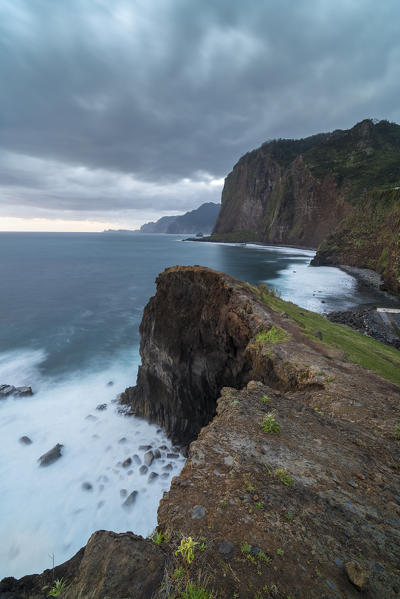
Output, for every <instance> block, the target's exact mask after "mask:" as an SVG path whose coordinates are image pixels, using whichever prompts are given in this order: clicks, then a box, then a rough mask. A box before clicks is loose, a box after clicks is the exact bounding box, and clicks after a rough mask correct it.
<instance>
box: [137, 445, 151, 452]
mask: <svg viewBox="0 0 400 599" xmlns="http://www.w3.org/2000/svg"><path fill="white" fill-rule="evenodd" d="M139 449H140V450H141V451H149V449H151V445H139Z"/></svg>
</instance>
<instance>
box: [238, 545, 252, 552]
mask: <svg viewBox="0 0 400 599" xmlns="http://www.w3.org/2000/svg"><path fill="white" fill-rule="evenodd" d="M240 550H241V552H242V553H244V554H245V555H248V554H249V553H250V552H251V545H249V544H248V543H243V545H242V546H241V548H240Z"/></svg>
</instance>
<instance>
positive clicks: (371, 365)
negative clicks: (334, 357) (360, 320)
mask: <svg viewBox="0 0 400 599" xmlns="http://www.w3.org/2000/svg"><path fill="white" fill-rule="evenodd" d="M251 289H252V291H253V292H254V294H255V296H256V297H258V298H259V299H260V300H262V301H263V302H265V303H266V304H267V305H268V306H269V307H271V308H272V309H273V310H276V311H277V312H279V313H281V312H287V313H288V314H289V316H290V317H291V318H292V319H293V320H294V321H295V322H297V324H298V325H299V326H300V329H301V331H302V333H303V334H304V335H306V336H307V337H309V338H310V339H312V340H313V341H316V339H315V336H314V331H316V330H318V331H321V333H322V335H323V340H322V341H319V340H318V343H320V344H321V345H325V346H327V347H330V348H333V349H337V350H339V351H341V352H343V353H344V355H345V357H346V359H347V360H348V361H349V362H354V363H355V364H359V365H360V366H364V368H367V369H369V370H372V371H373V372H376V373H377V374H379V375H381V376H382V377H383V378H384V379H386V380H388V381H391V382H392V383H396V384H397V385H400V352H399V351H398V350H396V349H395V348H394V347H390V346H388V345H384V344H383V343H380V342H379V341H376V339H373V338H372V337H367V336H366V335H362V334H361V333H358V332H357V331H354V330H353V329H350V328H349V327H346V326H345V325H340V324H335V323H333V322H330V321H329V320H327V319H326V318H324V317H323V316H321V315H320V314H316V313H315V312H310V311H309V310H305V309H304V308H300V307H299V306H296V304H292V303H291V302H286V301H284V300H282V299H280V298H278V297H275V296H274V295H271V293H270V292H269V290H268V288H267V287H266V286H265V285H260V286H259V287H254V286H251Z"/></svg>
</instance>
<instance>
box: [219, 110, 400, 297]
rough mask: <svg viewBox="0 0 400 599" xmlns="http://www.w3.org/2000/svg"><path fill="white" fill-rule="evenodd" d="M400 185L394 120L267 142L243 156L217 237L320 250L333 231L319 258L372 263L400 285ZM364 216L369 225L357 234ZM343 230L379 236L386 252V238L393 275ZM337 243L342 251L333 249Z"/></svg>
mask: <svg viewBox="0 0 400 599" xmlns="http://www.w3.org/2000/svg"><path fill="white" fill-rule="evenodd" d="M398 186H400V126H399V125H396V124H395V123H389V122H388V121H379V122H377V123H376V122H373V121H371V120H365V121H362V122H361V123H358V124H357V125H355V126H354V127H353V128H352V129H349V130H337V131H334V132H332V133H322V134H319V135H314V136H312V137H308V138H305V139H300V140H285V139H281V140H274V141H271V142H267V143H265V144H263V145H262V146H261V147H260V148H258V149H257V150H254V151H252V152H249V153H248V154H246V155H244V156H243V157H242V158H241V159H240V160H239V162H238V163H237V164H236V165H235V166H234V168H233V170H232V172H231V173H230V174H229V175H228V176H227V178H226V180H225V185H224V189H223V192H222V207H221V211H220V213H219V216H218V219H217V222H216V225H215V228H214V231H213V235H212V240H215V241H261V242H264V243H272V244H288V245H300V246H306V247H312V248H318V246H319V245H320V244H321V243H324V242H325V241H327V239H328V237H329V236H330V235H331V234H332V233H334V237H332V238H331V239H330V241H329V242H328V244H327V245H326V244H324V245H323V246H322V247H321V252H318V256H317V260H316V261H315V263H314V264H323V263H324V264H327V263H329V264H338V263H340V260H343V261H344V263H345V264H351V265H355V266H364V265H365V264H366V263H368V262H369V263H370V268H371V267H372V268H375V266H376V267H377V268H378V270H379V269H380V272H383V274H384V276H385V283H386V286H387V287H388V289H390V290H392V291H395V290H396V289H397V288H398V285H399V279H398V275H396V276H394V274H393V273H394V272H395V271H396V270H397V269H398V264H399V260H398V235H399V232H400V225H399V217H398V213H399V210H400V195H399V194H398V193H393V191H397V190H395V189H394V188H396V187H398ZM389 197H390V201H388V198H389ZM360 215H361V216H362V218H363V222H364V224H363V225H362V226H358V227H357V232H355V225H357V224H358V223H359V217H360ZM393 215H394V216H393ZM376 217H378V218H377V220H376ZM393 219H394V220H393ZM344 231H349V232H350V237H351V235H353V233H356V237H357V243H359V244H363V246H364V247H365V248H367V247H368V246H371V244H373V245H375V243H376V242H377V243H378V245H379V246H380V248H381V250H382V251H383V244H382V241H383V240H384V243H385V248H386V250H385V254H386V253H387V255H386V257H385V256H383V257H382V260H383V261H384V262H387V266H388V270H387V273H386V267H385V268H383V271H382V260H381V262H379V259H380V256H376V255H374V253H373V252H371V254H370V255H369V254H368V250H367V249H366V250H365V251H364V252H358V251H356V252H354V253H353V254H352V253H351V247H350V244H349V243H348V241H349V239H350V237H349V236H348V237H347V240H346V239H344V244H345V245H343V244H342V234H343V232H344ZM331 246H337V247H338V250H337V251H333V252H330V250H329V248H330V247H331ZM355 249H358V248H355ZM381 253H382V252H381ZM351 256H352V258H351ZM396 277H397V278H396Z"/></svg>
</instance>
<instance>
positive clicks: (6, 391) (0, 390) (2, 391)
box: [0, 385, 15, 399]
mask: <svg viewBox="0 0 400 599" xmlns="http://www.w3.org/2000/svg"><path fill="white" fill-rule="evenodd" d="M14 391H15V387H14V385H0V399H3V398H5V397H8V396H9V395H12V394H13V393H14Z"/></svg>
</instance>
